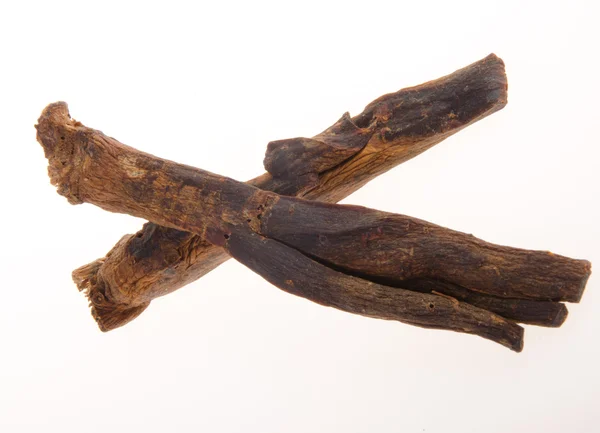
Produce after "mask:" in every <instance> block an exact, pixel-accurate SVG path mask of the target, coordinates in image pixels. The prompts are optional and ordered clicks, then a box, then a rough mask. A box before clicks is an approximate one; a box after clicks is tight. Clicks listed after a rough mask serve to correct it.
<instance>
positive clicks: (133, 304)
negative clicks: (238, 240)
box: [73, 55, 507, 331]
mask: <svg viewBox="0 0 600 433" xmlns="http://www.w3.org/2000/svg"><path fill="white" fill-rule="evenodd" d="M506 91H507V84H506V76H505V73H504V64H503V62H502V60H501V59H499V58H498V57H496V56H495V55H490V56H488V57H486V58H485V59H482V60H480V61H478V62H476V63H474V64H472V65H469V66H467V67H465V68H463V69H461V70H459V71H456V72H454V73H453V74H451V75H448V76H446V77H442V78H440V79H438V80H435V81H431V82H428V83H425V84H422V85H420V86H417V87H413V88H408V89H403V90H400V91H398V92H396V93H392V94H389V95H385V96H382V97H381V98H379V99H377V100H375V101H373V102H372V103H371V104H369V105H368V106H367V107H366V108H365V110H364V111H363V112H362V113H361V114H359V115H358V116H355V117H354V118H352V119H351V118H350V117H349V115H348V114H345V115H344V116H343V117H342V119H340V121H338V122H337V123H336V124H334V125H333V126H332V127H331V128H328V129H327V130H326V131H324V132H323V133H322V134H319V135H317V136H315V137H313V139H307V138H295V139H290V140H281V141H277V142H272V143H270V144H269V146H268V150H267V155H266V157H265V166H266V168H267V169H268V170H269V172H270V173H265V174H263V175H261V176H259V177H257V178H255V179H252V180H251V181H249V182H248V183H249V184H250V185H254V186H256V187H258V188H261V189H264V190H269V191H274V192H277V193H279V194H283V195H291V196H299V197H304V198H307V199H311V200H319V201H326V202H332V203H333V202H337V201H339V200H341V199H343V198H345V197H347V196H348V195H349V194H351V193H352V192H354V191H356V190H357V189H359V188H361V187H362V186H363V185H364V184H366V183H367V182H368V181H370V180H371V179H373V178H375V177H377V176H378V175H380V174H382V173H384V172H386V171H388V170H389V169H391V168H393V167H394V166H396V165H398V164H401V163H402V162H404V161H407V160H409V159H411V158H413V157H414V156H416V155H419V154H420V153H422V152H424V151H425V150H427V149H429V148H430V147H432V146H434V145H435V144H437V143H439V142H440V141H442V140H444V139H445V138H446V137H448V136H450V135H452V134H454V133H455V132H457V131H459V130H460V129H462V128H464V127H465V126H468V125H470V124H471V123H474V122H476V121H478V120H480V119H482V118H484V117H486V116H487V115H489V114H491V113H493V112H495V111H497V110H499V109H501V108H502V107H504V105H505V104H506V101H507V94H506ZM331 132H333V133H334V134H331ZM228 258H229V256H228V255H227V254H226V253H225V251H223V249H221V248H218V247H215V246H214V245H211V244H210V243H208V242H206V240H205V239H203V237H202V236H198V235H195V234H191V233H188V232H182V231H178V230H175V229H173V228H166V227H161V226H158V225H156V224H154V223H147V224H145V225H144V227H143V229H142V230H141V231H140V232H138V233H137V234H135V235H127V236H124V237H123V238H122V239H121V240H120V241H119V243H118V244H117V245H115V247H114V248H113V249H112V250H111V251H110V252H109V253H108V254H107V255H106V257H104V258H101V259H99V260H96V261H95V262H92V263H90V264H88V265H85V266H82V267H81V268H79V269H77V270H75V271H74V272H73V278H74V280H75V282H76V283H77V286H78V287H79V289H80V290H84V291H86V292H87V293H88V294H89V297H90V300H91V303H92V307H93V308H94V310H93V311H94V317H95V318H96V320H97V321H98V324H99V326H100V328H101V329H102V330H104V331H107V330H110V329H114V328H116V327H118V326H122V325H124V324H125V323H127V322H129V321H130V320H132V319H133V318H135V317H137V315H138V314H140V313H141V312H142V311H143V310H144V309H145V308H146V306H147V305H148V304H149V302H150V301H151V300H152V299H154V298H156V297H159V296H162V295H165V294H168V293H170V292H172V291H174V290H177V289H179V288H181V287H183V286H184V285H186V284H189V283H190V282H192V281H195V280H197V279H198V278H200V277H201V276H203V275H204V274H206V273H207V272H209V271H211V270H212V269H214V268H216V267H217V266H219V265H220V264H221V263H223V262H224V261H226V260H227V259H228ZM96 292H99V293H103V292H109V293H121V294H122V296H119V297H118V299H117V298H111V297H108V298H105V299H104V300H103V301H102V303H99V302H98V301H96V300H95V299H100V297H95V296H94V294H95V293H96Z"/></svg>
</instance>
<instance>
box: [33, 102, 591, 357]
mask: <svg viewBox="0 0 600 433" xmlns="http://www.w3.org/2000/svg"><path fill="white" fill-rule="evenodd" d="M342 122H345V121H344V120H343V119H342ZM356 127H357V128H355V129H354V130H353V131H352V134H354V135H355V136H360V135H362V134H367V133H368V130H366V131H365V130H364V129H365V128H361V127H360V126H358V125H356ZM37 129H38V141H39V142H40V143H41V144H42V146H43V147H44V151H45V154H46V157H47V158H48V160H49V169H48V171H49V175H50V179H51V182H52V183H53V184H54V185H56V186H57V187H58V192H59V193H60V194H61V195H64V196H65V197H67V199H68V200H69V202H71V203H73V204H78V203H83V202H88V203H92V204H95V205H97V206H99V207H102V208H103V209H106V210H108V211H112V212H122V213H128V214H131V215H134V216H138V217H142V218H145V219H148V220H150V221H153V222H155V223H157V224H160V225H162V226H165V227H172V228H175V229H178V230H183V231H188V232H193V233H195V234H197V235H200V236H202V237H203V238H204V239H206V240H207V241H209V242H210V243H212V244H213V245H217V246H220V247H222V248H224V249H225V250H227V251H228V252H229V254H230V255H232V256H233V257H234V258H236V259H237V260H238V261H240V262H241V263H243V264H245V265H246V266H248V267H249V268H251V269H252V270H254V271H255V272H257V273H259V274H260V275H262V276H263V277H264V278H265V279H267V280H268V281H270V282H271V283H273V284H274V285H276V286H277V287H279V288H281V289H282V290H285V291H288V292H290V293H293V294H296V295H299V296H302V297H305V298H307V299H310V300H313V301H315V302H318V303H321V304H323V305H328V306H332V307H335V308H338V309H341V310H344V311H349V312H352V313H356V314H362V315H365V316H369V317H377V318H383V319H392V320H399V321H402V322H405V323H409V324H413V325H417V326H421V327H428V328H436V329H449V330H454V331H459V332H466V333H471V334H476V335H479V336H482V337H484V338H488V339H490V340H493V341H495V342H498V343H500V344H502V345H504V346H506V347H509V348H511V349H512V350H516V351H520V350H521V349H522V345H523V340H522V333H523V330H522V328H521V327H519V326H518V325H516V324H515V323H513V322H511V321H509V320H506V319H505V318H502V317H501V316H498V315H496V314H494V313H492V312H490V311H488V310H484V309H481V308H478V307H475V306H473V305H470V304H468V303H465V302H460V301H459V300H457V299H456V298H453V297H450V296H448V295H445V294H438V293H422V292H419V291H411V290H407V289H406V288H401V287H392V286H389V285H385V284H379V283H376V282H373V281H371V280H374V279H386V280H388V281H392V282H394V283H398V285H401V284H402V283H403V282H407V281H412V280H415V279H431V280H439V281H442V282H444V283H450V284H456V285H460V286H464V287H466V288H469V289H471V290H473V291H476V292H482V293H486V294H491V295H494V296H500V297H503V296H504V297H508V298H515V297H520V298H525V299H534V300H556V301H563V300H566V301H578V300H579V299H580V297H581V293H582V290H583V287H584V286H585V282H586V281H587V278H588V277H589V274H590V264H589V262H587V261H584V260H574V259H570V258H567V257H562V256H558V255H554V254H551V253H548V252H539V251H528V250H521V249H516V248H509V247H501V246H497V245H493V244H489V243H487V242H484V241H481V240H479V239H476V238H474V237H473V236H471V235H466V234H464V233H460V232H456V231H453V230H449V229H446V228H443V227H439V226H436V225H434V224H431V223H427V222H425V221H421V220H418V219H415V218H411V217H407V216H403V215H396V214H389V213H385V212H380V211H376V210H371V209H367V208H363V207H358V206H347V205H346V206H341V205H332V204H326V203H317V202H313V201H307V200H302V199H298V198H290V197H284V196H280V195H278V194H275V193H273V192H268V191H264V190H261V189H257V188H255V187H253V186H250V185H247V184H244V183H241V182H237V181H235V180H233V179H229V178H226V177H222V176H218V175H215V174H213V173H209V172H206V171H203V170H199V169H195V168H193V167H189V166H185V165H181V164H176V163H174V162H171V161H166V160H163V159H160V158H157V157H154V156H152V155H148V154H145V153H142V152H139V151H137V150H135V149H133V148H130V147H128V146H125V145H123V144H121V143H119V142H118V141H117V140H115V139H113V138H110V137H107V136H105V135H104V134H102V133H101V132H100V131H96V130H93V129H91V128H86V127H85V126H83V125H82V124H81V123H79V122H76V121H74V120H71V119H70V116H69V115H68V110H67V107H66V104H65V103H56V104H51V105H50V106H48V107H47V108H46V109H45V110H44V112H43V113H42V116H41V117H40V119H39V123H38V125H37ZM388 133H389V134H391V135H392V136H393V134H394V130H391V132H390V131H388ZM301 183H302V185H303V187H305V185H306V183H305V182H301ZM102 290H103V291H101V290H100V289H98V290H97V291H96V293H95V294H94V297H93V298H92V302H93V303H94V306H95V304H96V303H98V304H99V305H100V306H102V305H103V304H104V303H105V302H106V299H114V300H116V302H117V303H122V302H123V301H125V302H127V301H128V299H129V298H128V297H129V296H130V293H121V292H119V291H114V290H113V287H109V286H104V287H102Z"/></svg>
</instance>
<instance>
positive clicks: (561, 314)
mask: <svg viewBox="0 0 600 433" xmlns="http://www.w3.org/2000/svg"><path fill="white" fill-rule="evenodd" d="M568 315H569V310H567V306H566V305H565V304H560V307H559V308H558V309H557V311H556V316H554V320H552V323H551V324H550V325H548V326H549V327H550V328H559V327H560V326H562V324H563V323H565V320H567V316H568Z"/></svg>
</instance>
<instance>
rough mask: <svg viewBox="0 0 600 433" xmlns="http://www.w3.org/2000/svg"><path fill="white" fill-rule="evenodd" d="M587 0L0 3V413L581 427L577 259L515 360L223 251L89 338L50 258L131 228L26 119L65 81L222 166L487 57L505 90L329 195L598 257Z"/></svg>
mask: <svg viewBox="0 0 600 433" xmlns="http://www.w3.org/2000/svg"><path fill="white" fill-rule="evenodd" d="M595 3H596V2H594V1H588V2H584V1H568V2H551V1H539V2H534V1H530V2H516V1H515V2H510V1H498V2H492V1H473V2H465V1H462V2H461V1H444V2H435V3H434V2H421V1H410V2H400V1H393V2H376V1H361V2H351V1H344V2H340V3H336V4H334V3H329V2H326V1H320V2H318V3H317V4H310V3H307V2H296V3H289V4H288V3H286V2H277V3H272V4H267V3H258V2H255V1H249V2H240V3H237V4H234V3H231V2H210V3H208V2H207V3H206V4H202V3H200V2H197V3H191V2H190V3H178V2H163V3H152V2H143V3H142V2H140V3H139V4H133V3H128V2H117V3H115V4H112V3H110V2H98V3H97V4H95V5H93V4H92V3H91V2H82V1H78V2H72V3H67V2H50V1H46V2H39V3H34V2H17V1H13V2H9V1H5V2H2V5H1V6H0V78H1V79H0V101H1V104H0V146H1V149H2V157H1V161H2V170H0V176H1V182H2V205H1V206H2V212H1V216H0V218H1V222H2V229H3V230H2V249H1V250H0V254H1V258H0V259H1V260H0V267H1V269H0V275H1V276H2V280H1V284H0V287H1V289H0V290H1V292H0V293H1V294H2V296H1V298H0V339H1V340H0V350H1V353H0V431H3V432H25V431H27V432H103V433H105V432H132V431H136V432H138V431H139V432H166V431H169V432H170V431H177V432H192V431H194V432H195V431H208V432H245V433H249V432H261V433H269V432H302V433H305V432H344V433H351V432H378V433H379V432H444V433H446V432H461V433H468V432H487V433H493V432H502V433H505V432H545V433H552V432H561V433H563V432H567V431H568V432H586V433H588V432H593V431H598V430H596V429H597V428H598V425H600V412H599V411H598V403H599V402H600V373H599V370H598V365H599V364H600V350H599V346H598V333H599V332H600V319H599V317H600V293H599V292H600V287H599V284H598V278H597V275H596V276H594V275H593V276H592V278H591V279H590V282H589V284H588V288H587V291H586V293H585V295H584V297H583V300H582V303H581V304H579V305H572V306H569V310H570V316H569V318H568V319H567V322H566V323H565V324H564V325H563V326H562V327H561V328H558V329H544V328H537V327H531V326H528V327H526V340H525V349H524V351H523V352H522V353H521V354H516V353H513V352H511V351H509V350H507V349H505V348H503V347H502V346H499V345H496V344H493V343H491V342H489V341H486V340H483V339H481V338H477V337H473V336H467V335H462V334H456V333H451V332H445V331H432V330H423V329H419V328H415V327H410V326H407V325H403V324H400V323H395V322H386V321H377V320H373V319H366V318H363V317H358V316H353V315H350V314H346V313H343V312H339V311H337V310H333V309H331V308H324V307H321V306H318V305H316V304H312V303H310V302H308V301H306V300H304V299H300V298H296V297H293V296H290V295H288V294H286V293H283V292H281V291H279V290H278V289H276V288H274V287H272V286H270V285H269V284H268V283H266V282H265V281H263V280H262V279H261V278H260V277H258V276H256V275H254V274H253V273H252V272H250V271H249V270H247V269H245V268H244V267H243V266H241V265H239V264H237V263H235V262H233V261H230V262H228V263H226V264H225V265H224V266H221V267H220V268H219V269H218V270H216V271H214V272H212V273H210V274H209V275H207V276H206V277H204V278H202V279H201V280H200V281H198V282H196V283H194V284H192V285H190V286H189V287H186V288H184V289H182V290H180V291H178V292H176V293H174V294H172V295H169V296H167V297H165V298H162V299H159V300H157V301H155V302H153V303H152V305H151V306H150V308H149V309H148V310H147V311H146V312H144V313H143V314H142V315H141V316H140V317H139V318H138V319H136V320H135V321H134V322H132V323H130V324H129V325H127V326H125V327H123V328H121V329H118V330H115V331H113V332H110V333H107V334H103V333H101V332H100V331H99V330H98V329H97V327H96V324H95V322H94V321H93V320H92V318H91V316H90V314H89V310H88V308H87V303H86V300H85V298H84V297H83V296H82V295H81V294H79V293H78V292H77V290H76V288H75V286H74V284H73V283H72V281H71V277H70V274H71V271H72V269H74V268H75V267H78V266H79V265H82V264H84V263H87V262H89V261H91V260H93V259H96V258H97V257H100V256H103V255H104V254H105V253H106V252H107V251H108V250H109V249H110V248H111V247H112V245H113V244H114V243H115V242H116V241H117V240H118V239H119V238H120V237H121V235H123V234H124V233H131V232H135V231H137V230H138V229H139V228H140V227H141V225H142V223H143V222H142V221H141V220H138V219H135V218H132V217H129V216H126V215H116V214H109V213H106V212H104V211H101V210H99V209H97V208H95V207H93V206H91V205H82V206H70V205H69V204H68V203H67V201H66V200H65V199H64V198H63V197H60V196H59V195H57V194H56V192H55V190H54V188H53V187H51V186H50V184H49V181H48V178H47V175H46V166H47V165H46V160H45V159H44V157H43V152H42V149H41V147H40V146H39V145H38V144H37V143H36V141H35V131H34V128H33V125H34V123H35V122H36V120H37V118H38V116H39V114H40V112H41V110H42V109H43V108H44V106H45V105H46V104H48V103H50V102H53V101H56V100H65V101H67V102H68V103H69V107H70V110H71V114H72V115H73V117H74V118H76V119H77V120H80V121H82V122H83V123H84V124H86V125H89V126H91V127H94V128H97V129H101V130H102V131H104V132H105V133H107V134H108V135H111V136H114V137H116V138H118V139H119V140H121V141H122V142H124V143H127V144H130V145H132V146H135V147H137V148H139V149H141V150H144V151H147V152H150V153H154V154H156V155H158V156H162V157H165V158H169V159H173V160H176V161H181V162H185V163H188V164H192V165H195V166H198V167H202V168H204V169H207V170H210V171H214V172H217V173H220V174H223V175H228V176H231V177H234V178H236V179H240V180H246V179H249V178H251V177H254V176H255V175H257V174H259V173H262V172H263V168H262V158H263V154H264V150H265V147H266V144H267V142H268V141H270V140H274V139H282V138H289V137H294V136H307V137H310V136H313V135H314V134H316V133H318V132H320V131H321V130H322V129H324V128H325V127H327V126H329V125H330V124H331V123H333V122H334V121H335V120H337V119H338V118H339V117H340V116H341V114H342V113H343V112H344V111H347V110H348V111H350V113H351V114H353V115H354V114H357V113H359V112H360V111H362V109H363V107H364V106H365V105H366V104H367V103H369V102H370V101H371V100H373V99H374V98H376V97H378V96H380V95H382V94H384V93H388V92H392V91H396V90H398V89H400V88H402V87H406V86H411V85H415V84H419V83H421V82H424V81H427V80H430V79H433V78H437V77H438V76H441V75H445V74H448V73H450V72H452V71H454V70H455V69H458V68H460V67H463V66H465V65H467V64H470V63H472V62H474V61H476V60H478V59H480V58H482V57H484V56H486V55H487V54H489V53H490V52H495V53H496V54H497V55H499V56H500V57H502V58H503V59H504V61H505V62H506V70H507V74H508V79H509V104H508V106H507V107H506V108H505V109H504V110H502V111H500V112H498V113H496V114H494V115H493V116H491V117H490V118H487V119H485V120H483V121H481V122H480V123H478V124H476V125H474V126H472V127H469V128H467V129H466V130H464V131H462V132H460V133H459V134H457V135H455V136H453V137H451V138H450V139H448V140H446V141H445V142H443V143H441V144H440V145H438V146H437V147H435V148H434V149H432V150H429V151H428V152H426V153H425V154H423V155H421V156H419V157H418V158H416V159H414V160H412V161H410V162H408V163H406V164H403V165H402V166H400V167H398V168H396V169H394V170H392V171H391V172H389V173H387V174H386V175H384V176H381V177H380V178H378V179H376V180H375V181H372V182H371V183H370V184H368V185H367V186H366V187H364V188H363V189H362V190H360V191H358V192H357V193H356V194H354V195H352V196H351V197H349V198H348V199H347V200H346V202H348V203H356V204H361V205H365V206H369V207H373V208H377V209H382V210H386V211H393V212H399V213H404V214H408V215H413V216H416V217H419V218H422V219H427V220H429V221H432V222H434V223H437V224H441V225H444V226H447V227H451V228H454V229H458V230H462V231H467V232H470V233H474V234H475V235H476V236H478V237H481V238H483V239H485V240H488V241H492V242H496V243H501V244H506V245H512V246H517V247H523V248H530V249H549V250H552V251H553V252H555V253H558V254H563V255H568V256H571V257H576V258H586V259H588V260H591V261H592V263H595V264H596V265H598V264H599V263H600V253H599V252H598V248H599V245H598V244H599V241H600V229H599V228H598V227H599V220H600V206H599V204H598V198H599V196H600V182H599V180H598V177H599V176H598V158H599V157H600V151H599V150H598V149H599V145H600V143H599V139H598V126H597V125H598V123H597V122H598V114H599V111H600V110H599V107H600V105H599V101H600V95H599V90H598V76H599V73H600V70H599V67H598V66H599V64H598V43H599V42H600V37H599V33H598V31H597V30H596V28H597V26H598V10H597V9H596V5H595Z"/></svg>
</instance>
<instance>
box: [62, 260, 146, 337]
mask: <svg viewBox="0 0 600 433" xmlns="http://www.w3.org/2000/svg"><path fill="white" fill-rule="evenodd" d="M103 262H104V261H103V260H96V261H95V262H92V263H89V264H87V265H85V266H82V267H80V268H78V269H75V270H74V271H73V274H72V276H73V281H74V282H75V284H76V285H77V289H78V290H79V291H80V292H83V293H85V295H86V296H87V298H88V301H89V306H90V310H91V313H92V317H93V318H94V320H96V323H97V324H98V327H99V328H100V330H101V331H102V332H108V331H111V330H113V329H116V328H119V327H121V326H123V325H126V324H127V323H129V322H131V321H132V320H133V319H135V318H136V317H138V316H139V315H140V314H142V312H143V311H144V310H145V309H146V308H147V307H148V305H150V302H145V303H142V304H140V305H135V306H131V305H127V304H117V303H115V302H112V301H110V300H109V299H108V298H107V296H106V293H105V284H104V280H103V279H102V278H101V277H100V276H99V275H98V269H100V266H102V263H103Z"/></svg>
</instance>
